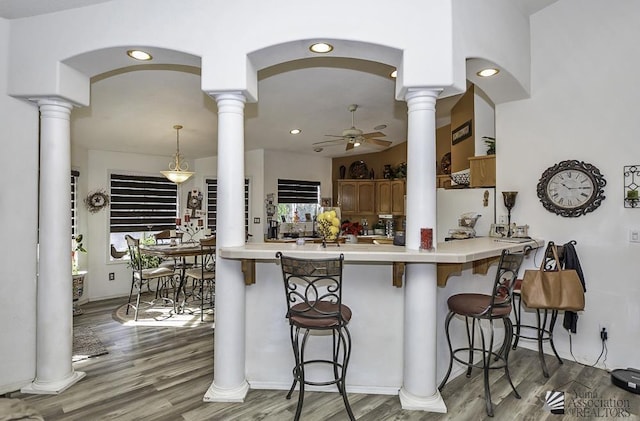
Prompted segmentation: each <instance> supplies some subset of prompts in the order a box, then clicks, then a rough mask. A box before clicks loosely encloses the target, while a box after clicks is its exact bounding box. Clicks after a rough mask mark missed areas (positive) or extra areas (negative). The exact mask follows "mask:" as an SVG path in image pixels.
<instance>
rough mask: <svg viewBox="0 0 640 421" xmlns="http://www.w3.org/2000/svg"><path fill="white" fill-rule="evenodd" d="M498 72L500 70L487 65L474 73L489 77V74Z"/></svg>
mask: <svg viewBox="0 0 640 421" xmlns="http://www.w3.org/2000/svg"><path fill="white" fill-rule="evenodd" d="M499 72H500V70H498V69H496V68H493V67H489V68H487V69H482V70H480V71H479V72H478V73H476V74H477V75H478V76H480V77H490V76H494V75H497V74H498V73H499Z"/></svg>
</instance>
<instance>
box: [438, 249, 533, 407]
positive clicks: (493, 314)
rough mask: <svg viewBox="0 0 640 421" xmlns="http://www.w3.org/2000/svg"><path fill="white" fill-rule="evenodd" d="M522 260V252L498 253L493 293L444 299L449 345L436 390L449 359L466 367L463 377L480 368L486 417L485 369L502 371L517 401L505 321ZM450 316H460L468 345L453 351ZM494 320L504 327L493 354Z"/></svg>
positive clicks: (509, 335)
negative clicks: (478, 343)
mask: <svg viewBox="0 0 640 421" xmlns="http://www.w3.org/2000/svg"><path fill="white" fill-rule="evenodd" d="M523 257H524V254H523V253H509V252H508V251H507V250H503V251H502V254H501V256H500V262H499V263H498V269H497V271H496V276H495V281H494V284H493V290H492V292H491V294H490V295H489V294H478V293H462V294H456V295H452V296H451V297H449V299H448V300H447V305H448V307H449V314H448V315H447V318H446V320H445V332H446V336H447V342H448V344H449V353H450V355H449V368H448V370H447V373H446V375H445V376H444V378H443V379H442V382H441V383H440V386H439V387H438V389H439V390H442V388H443V387H444V385H445V384H446V382H447V380H448V379H449V375H450V374H451V368H452V367H453V360H456V361H457V362H459V363H461V364H463V365H465V366H467V377H469V376H470V375H471V370H472V369H473V368H481V369H482V370H483V372H484V395H485V400H486V410H487V415H489V416H490V417H493V404H492V403H491V391H490V389H489V370H493V369H500V368H504V372H505V377H506V378H507V380H508V381H509V384H510V385H511V388H512V389H513V394H514V396H515V397H516V398H517V399H520V395H519V394H518V391H517V390H516V388H515V386H514V385H513V382H512V381H511V376H510V375H509V350H510V348H511V340H512V338H513V325H512V323H511V319H509V315H510V313H511V300H512V292H513V286H514V283H515V280H516V278H517V277H518V271H519V270H520V265H521V264H522V260H523ZM454 316H463V317H464V319H465V324H466V328H467V340H468V346H466V347H463V348H457V349H455V350H454V349H453V346H452V344H451V336H450V334H449V325H450V323H451V320H452V319H453V317H454ZM482 320H485V321H487V322H488V325H489V326H488V330H489V338H488V340H487V339H486V338H485V332H484V329H483V328H482V325H481V323H480V322H481V321H482ZM494 320H502V321H503V323H504V327H505V333H504V342H503V343H502V346H501V347H500V349H499V350H498V351H497V352H496V351H494V350H493V344H494V328H493V321H494ZM469 322H471V330H470V329H469ZM476 324H477V325H478V330H479V333H480V339H481V346H482V347H481V348H479V347H477V346H476V345H475V332H476ZM459 353H464V354H466V357H465V358H463V357H459V356H457V355H456V354H459ZM476 354H480V361H479V362H476V361H475V356H476Z"/></svg>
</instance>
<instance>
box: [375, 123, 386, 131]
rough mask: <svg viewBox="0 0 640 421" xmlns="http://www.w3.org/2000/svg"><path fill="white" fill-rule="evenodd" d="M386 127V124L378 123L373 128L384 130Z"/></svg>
mask: <svg viewBox="0 0 640 421" xmlns="http://www.w3.org/2000/svg"><path fill="white" fill-rule="evenodd" d="M386 128H387V125H386V124H378V125H377V126H376V127H374V128H373V130H382V129H386Z"/></svg>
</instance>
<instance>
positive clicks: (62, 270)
mask: <svg viewBox="0 0 640 421" xmlns="http://www.w3.org/2000/svg"><path fill="white" fill-rule="evenodd" d="M38 105H39V107H40V193H39V194H40V206H39V221H38V228H39V233H38V238H39V258H38V281H37V282H38V289H37V297H36V303H37V304H36V305H37V316H36V378H35V379H34V381H33V382H32V383H31V384H29V385H28V386H25V387H24V388H23V389H22V392H23V393H40V394H57V393H60V392H62V391H64V390H65V389H67V388H68V387H70V386H71V385H73V384H74V383H76V382H77V381H78V380H80V379H81V378H83V377H84V376H85V373H83V372H78V371H74V370H73V366H72V365H71V358H72V352H73V348H72V347H73V314H72V311H71V309H72V295H73V292H72V290H73V286H72V281H71V184H70V181H69V180H70V178H69V177H70V176H71V137H70V115H71V109H72V105H71V104H70V103H68V102H65V101H60V100H56V99H43V100H39V101H38Z"/></svg>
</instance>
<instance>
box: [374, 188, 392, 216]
mask: <svg viewBox="0 0 640 421" xmlns="http://www.w3.org/2000/svg"><path fill="white" fill-rule="evenodd" d="M376 213H378V214H390V213H391V181H376Z"/></svg>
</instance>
